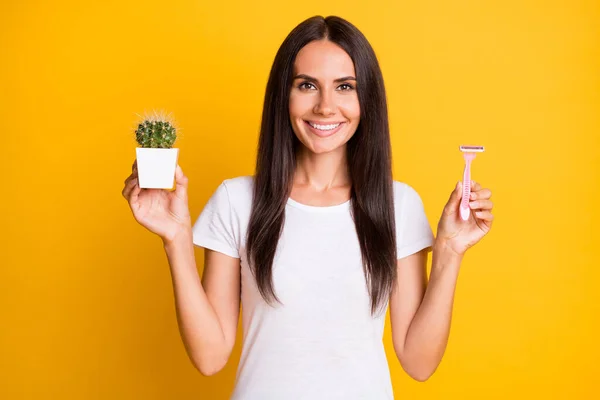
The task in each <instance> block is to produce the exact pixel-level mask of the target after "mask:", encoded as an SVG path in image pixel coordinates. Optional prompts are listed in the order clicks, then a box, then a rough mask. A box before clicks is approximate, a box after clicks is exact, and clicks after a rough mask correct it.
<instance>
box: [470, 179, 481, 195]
mask: <svg viewBox="0 0 600 400" xmlns="http://www.w3.org/2000/svg"><path fill="white" fill-rule="evenodd" d="M480 190H481V185H480V184H479V183H477V182H475V181H473V180H472V181H471V191H472V192H478V191H480Z"/></svg>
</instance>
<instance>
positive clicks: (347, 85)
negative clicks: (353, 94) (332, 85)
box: [340, 83, 354, 91]
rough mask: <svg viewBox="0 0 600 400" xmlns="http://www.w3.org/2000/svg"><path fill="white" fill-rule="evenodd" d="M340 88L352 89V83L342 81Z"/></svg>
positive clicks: (344, 89)
mask: <svg viewBox="0 0 600 400" xmlns="http://www.w3.org/2000/svg"><path fill="white" fill-rule="evenodd" d="M340 88H343V89H342V91H347V90H352V89H354V87H352V85H349V84H347V83H343V84H341V85H340Z"/></svg>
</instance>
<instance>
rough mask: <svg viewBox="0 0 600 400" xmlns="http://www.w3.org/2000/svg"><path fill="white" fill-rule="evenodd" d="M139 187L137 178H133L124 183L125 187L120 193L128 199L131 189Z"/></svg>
mask: <svg viewBox="0 0 600 400" xmlns="http://www.w3.org/2000/svg"><path fill="white" fill-rule="evenodd" d="M136 188H137V189H139V185H138V179H137V178H133V179H131V180H130V181H129V182H127V185H125V187H124V188H123V190H122V192H121V194H122V195H123V197H125V199H127V201H129V200H130V199H129V198H130V196H131V194H132V191H133V190H134V189H136Z"/></svg>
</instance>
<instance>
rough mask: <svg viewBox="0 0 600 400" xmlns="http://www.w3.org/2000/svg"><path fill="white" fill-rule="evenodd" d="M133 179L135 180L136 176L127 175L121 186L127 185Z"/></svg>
mask: <svg viewBox="0 0 600 400" xmlns="http://www.w3.org/2000/svg"><path fill="white" fill-rule="evenodd" d="M134 178H137V176H136V175H134V174H133V173H132V174H131V175H129V176H128V177H127V178H126V179H125V180H124V181H123V184H124V185H127V183H128V182H129V181H131V180H132V179H134Z"/></svg>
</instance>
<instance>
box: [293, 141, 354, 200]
mask: <svg viewBox="0 0 600 400" xmlns="http://www.w3.org/2000/svg"><path fill="white" fill-rule="evenodd" d="M294 185H299V186H309V187H311V188H312V189H314V190H315V191H318V192H321V191H326V190H328V189H331V188H339V187H347V186H350V185H351V181H350V174H349V173H348V159H347V155H346V146H343V147H341V148H338V149H336V150H335V151H332V152H329V153H324V154H315V153H312V152H311V151H309V150H308V149H307V148H306V147H304V146H300V148H299V149H298V152H297V154H296V170H295V172H294Z"/></svg>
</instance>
